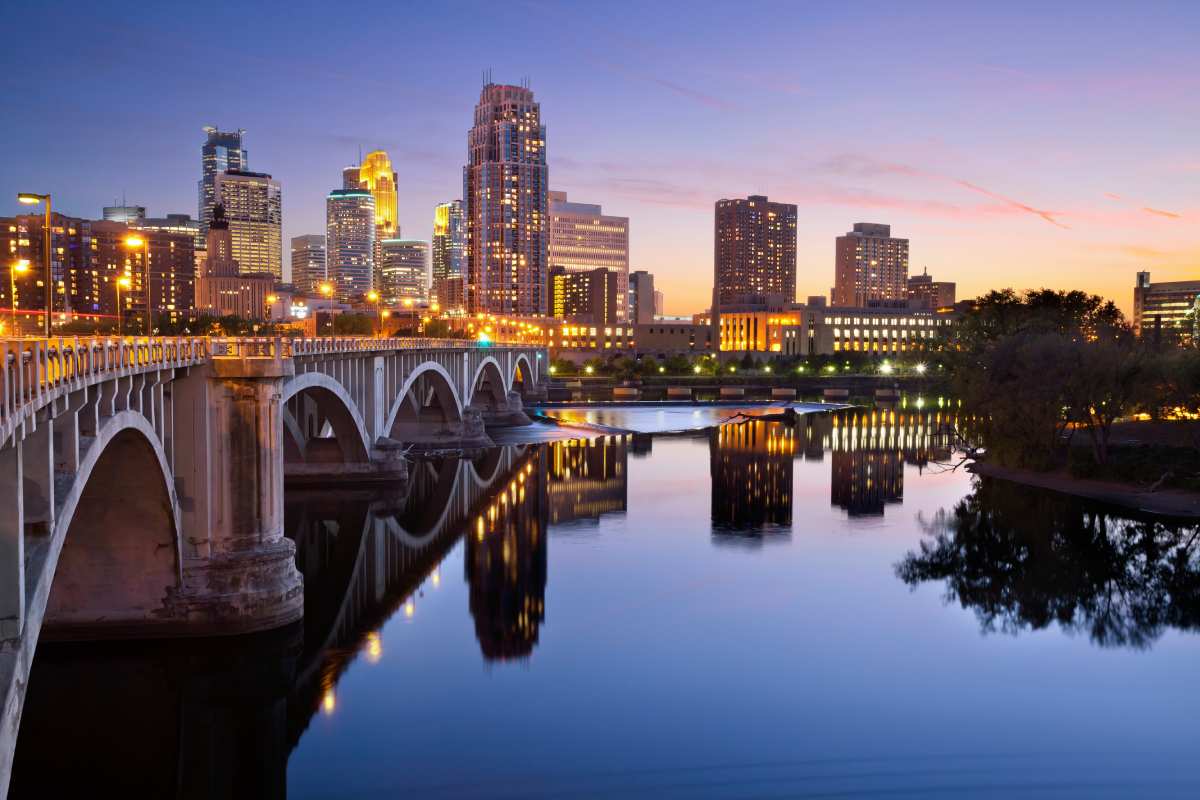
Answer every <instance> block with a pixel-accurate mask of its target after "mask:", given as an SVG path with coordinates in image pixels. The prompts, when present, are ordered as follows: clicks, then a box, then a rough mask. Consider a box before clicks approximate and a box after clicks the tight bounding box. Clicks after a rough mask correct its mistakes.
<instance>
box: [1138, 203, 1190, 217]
mask: <svg viewBox="0 0 1200 800" xmlns="http://www.w3.org/2000/svg"><path fill="white" fill-rule="evenodd" d="M1142 211H1145V212H1146V213H1147V214H1155V215H1156V216H1160V217H1168V218H1170V219H1183V215H1182V214H1176V213H1175V212H1174V211H1163V210H1162V209H1161V208H1150V207H1149V206H1143V207H1142Z"/></svg>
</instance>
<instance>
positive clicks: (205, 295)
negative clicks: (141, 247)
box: [196, 204, 275, 319]
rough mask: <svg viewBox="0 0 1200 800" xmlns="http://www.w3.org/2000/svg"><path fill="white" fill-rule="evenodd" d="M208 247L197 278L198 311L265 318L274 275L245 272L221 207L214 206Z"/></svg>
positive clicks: (221, 315)
mask: <svg viewBox="0 0 1200 800" xmlns="http://www.w3.org/2000/svg"><path fill="white" fill-rule="evenodd" d="M205 245H206V247H205V252H206V254H207V256H206V258H205V261H204V270H203V272H202V273H201V274H200V275H199V276H198V277H197V279H196V310H197V311H198V312H199V313H201V314H207V315H211V316H214V317H224V316H237V317H242V318H243V319H266V318H267V317H268V315H269V313H270V303H268V301H267V298H268V297H270V296H271V293H272V290H273V289H274V286H275V276H274V275H272V274H271V273H269V272H257V273H254V272H246V271H243V269H242V267H241V264H240V263H239V262H238V260H237V257H236V256H235V255H234V254H235V252H236V251H235V242H234V239H233V231H232V228H231V226H230V224H229V222H228V221H227V220H226V219H225V212H224V208H223V207H222V206H221V205H220V204H217V205H216V206H214V207H213V214H212V218H211V219H210V220H209V223H208V234H207V235H206V236H205Z"/></svg>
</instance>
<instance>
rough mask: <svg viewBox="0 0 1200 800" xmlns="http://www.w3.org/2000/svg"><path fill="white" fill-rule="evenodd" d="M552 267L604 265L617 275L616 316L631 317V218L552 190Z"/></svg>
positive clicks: (581, 268) (585, 269)
mask: <svg viewBox="0 0 1200 800" xmlns="http://www.w3.org/2000/svg"><path fill="white" fill-rule="evenodd" d="M549 263H550V268H551V269H553V268H554V267H563V268H565V269H566V270H567V271H568V272H590V271H592V270H594V269H599V268H601V267H603V268H604V269H608V270H610V271H611V272H613V273H614V274H615V275H616V278H617V318H616V320H615V321H616V322H624V321H625V320H626V318H627V316H628V308H627V306H628V301H627V299H626V298H627V296H628V294H629V217H614V216H611V215H605V214H604V213H602V211H601V209H600V206H599V205H597V204H593V203H572V202H568V200H567V193H566V192H550V262H549Z"/></svg>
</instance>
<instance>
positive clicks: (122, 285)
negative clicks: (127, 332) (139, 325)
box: [117, 275, 133, 336]
mask: <svg viewBox="0 0 1200 800" xmlns="http://www.w3.org/2000/svg"><path fill="white" fill-rule="evenodd" d="M131 286H133V281H132V280H130V279H129V276H128V275H122V276H121V277H119V278H117V336H121V335H122V334H123V333H124V328H123V327H122V325H121V290H122V289H128V288H129V287H131Z"/></svg>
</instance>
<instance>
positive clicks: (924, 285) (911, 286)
mask: <svg viewBox="0 0 1200 800" xmlns="http://www.w3.org/2000/svg"><path fill="white" fill-rule="evenodd" d="M956 288H957V287H956V286H955V284H954V281H935V280H934V279H933V276H932V275H930V274H929V270H928V268H926V269H924V270H922V272H921V274H920V275H912V276H910V277H909V279H908V299H909V300H911V301H915V302H918V303H921V304H923V305H926V306H928V307H929V308H945V307H947V306H952V305H954V296H955V291H956Z"/></svg>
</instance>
